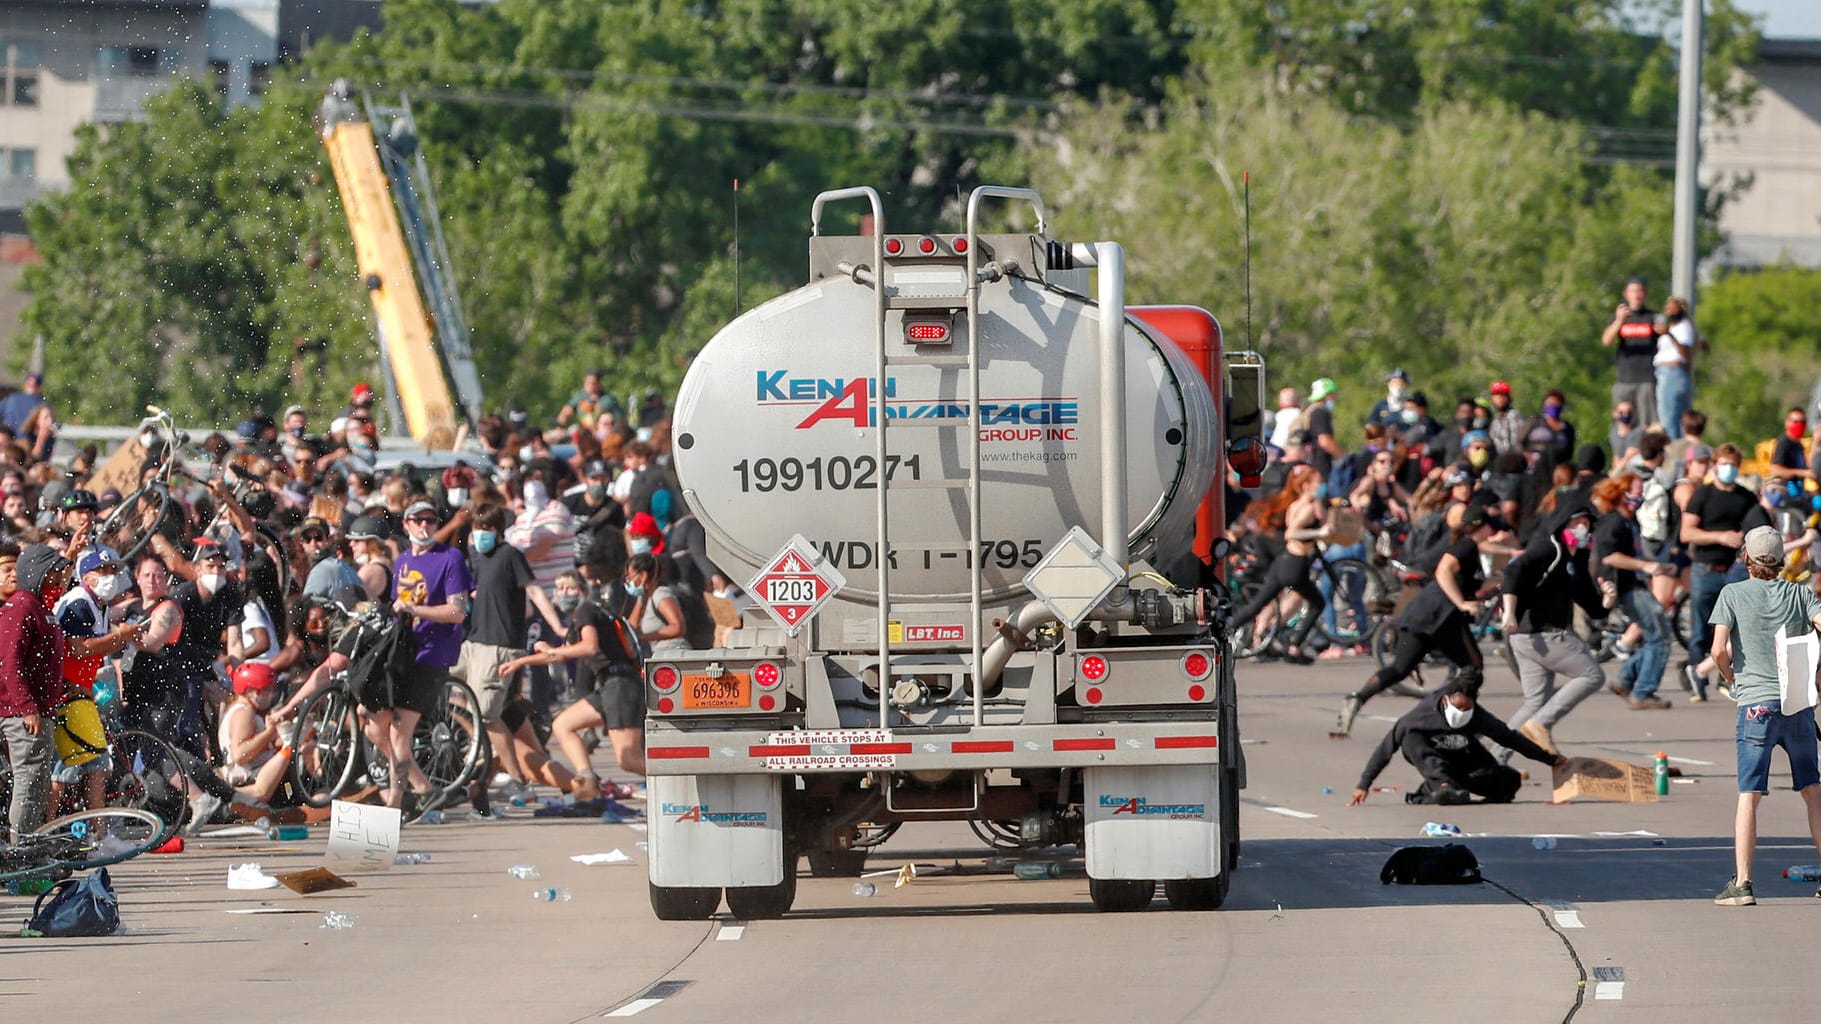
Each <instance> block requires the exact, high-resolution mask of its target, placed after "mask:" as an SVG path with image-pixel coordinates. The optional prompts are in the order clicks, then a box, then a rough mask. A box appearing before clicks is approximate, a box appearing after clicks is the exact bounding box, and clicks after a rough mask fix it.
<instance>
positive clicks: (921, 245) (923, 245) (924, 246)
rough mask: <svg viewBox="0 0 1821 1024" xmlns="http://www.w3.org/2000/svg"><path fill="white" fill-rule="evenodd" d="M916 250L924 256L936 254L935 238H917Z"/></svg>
mask: <svg viewBox="0 0 1821 1024" xmlns="http://www.w3.org/2000/svg"><path fill="white" fill-rule="evenodd" d="M917 251H918V252H920V253H922V254H923V255H925V256H934V255H935V254H936V240H935V239H933V238H929V237H927V236H925V237H923V238H919V239H917Z"/></svg>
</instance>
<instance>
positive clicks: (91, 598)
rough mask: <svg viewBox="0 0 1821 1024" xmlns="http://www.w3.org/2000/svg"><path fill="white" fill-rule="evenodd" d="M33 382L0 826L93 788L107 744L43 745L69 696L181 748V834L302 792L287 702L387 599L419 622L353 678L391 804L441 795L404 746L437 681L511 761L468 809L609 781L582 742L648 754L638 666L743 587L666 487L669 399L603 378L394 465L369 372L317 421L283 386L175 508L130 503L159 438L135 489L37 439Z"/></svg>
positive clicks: (25, 433)
mask: <svg viewBox="0 0 1821 1024" xmlns="http://www.w3.org/2000/svg"><path fill="white" fill-rule="evenodd" d="M43 385H44V382H43V380H42V379H41V378H39V377H37V376H34V377H32V378H31V379H29V380H28V382H27V384H26V386H25V388H23V389H21V390H20V391H19V392H16V393H15V394H13V395H11V396H8V397H7V398H5V399H0V494H3V495H4V502H5V503H4V505H3V506H0V513H3V515H4V520H3V521H0V599H3V600H4V603H0V742H3V743H4V744H5V748H6V750H5V752H6V755H7V760H8V761H9V763H10V765H11V780H12V783H11V786H12V793H11V800H10V804H9V805H8V806H7V807H6V808H5V810H6V813H7V820H8V824H9V826H10V828H11V829H13V830H17V831H27V830H29V829H31V828H33V827H35V826H36V825H37V824H39V823H40V822H42V821H43V820H44V819H45V818H46V817H47V815H48V814H50V813H51V812H53V811H55V810H56V809H57V805H58V804H59V803H60V802H62V803H66V804H67V803H68V802H70V801H71V800H75V801H78V802H80V801H81V800H83V799H91V798H94V794H93V793H92V792H91V790H92V789H93V788H94V787H95V784H96V782H97V781H98V779H99V773H101V772H104V771H106V769H107V766H106V763H105V759H102V761H101V762H100V763H97V762H95V761H88V762H86V763H84V764H83V765H81V766H80V767H77V766H74V765H70V766H66V765H64V764H63V763H62V762H61V761H60V760H59V758H58V756H57V750H58V748H57V747H55V745H54V744H53V743H52V733H53V731H54V729H62V728H71V729H76V728H83V729H88V728H93V729H96V730H99V729H102V728H105V726H104V725H103V724H102V723H101V722H98V723H95V724H94V725H93V726H91V725H88V724H87V718H86V716H74V715H72V714H70V711H71V709H72V708H77V707H80V706H81V705H83V704H84V703H85V702H88V701H93V703H94V704H95V705H98V706H99V708H100V718H101V719H102V720H103V722H105V723H108V724H112V725H113V726H115V727H126V728H137V729H143V730H146V731H149V732H152V733H155V734H157V735H158V736H160V737H162V738H164V739H166V740H168V741H169V742H170V743H172V744H173V745H174V746H175V747H176V748H178V750H179V751H180V752H181V755H182V756H183V757H185V758H186V759H188V763H189V764H190V765H191V770H190V771H189V772H188V776H189V781H188V782H187V783H186V787H187V790H186V792H185V793H184V794H182V795H183V796H184V798H185V799H186V801H187V804H188V813H187V815H186V818H187V827H189V828H192V829H195V828H200V827H202V826H204V825H206V824H208V823H209V822H210V821H213V820H226V819H228V818H231V817H233V816H234V812H235V810H236V809H237V808H238V809H240V811H241V814H242V816H245V817H252V816H255V815H261V814H265V813H268V812H270V811H271V810H272V809H273V808H274V807H275V806H281V805H283V804H285V803H286V802H287V801H290V800H294V799H295V794H292V793H290V787H289V785H288V784H287V783H286V782H285V781H284V780H285V778H286V774H287V773H286V770H285V769H286V766H287V764H288V762H289V760H290V759H291V758H292V757H293V756H294V754H295V752H294V751H293V750H292V748H291V746H290V740H291V738H292V734H291V732H290V730H289V729H288V728H287V723H288V722H289V721H291V720H292V719H293V718H294V716H295V715H296V712H297V710H298V707H299V705H300V704H301V702H302V701H303V700H304V699H306V698H307V697H308V696H309V695H310V694H311V693H313V692H315V691H316V690H320V689H321V688H323V687H324V686H326V685H328V684H329V682H330V681H331V680H332V678H333V677H334V675H335V673H336V672H338V671H340V670H342V669H344V668H346V667H347V664H348V660H347V658H346V656H345V650H344V646H343V645H342V643H341V640H342V637H343V633H344V631H345V627H346V625H347V623H348V622H350V621H351V619H352V616H353V615H354V614H355V613H357V612H360V611H364V610H366V609H369V608H373V607H377V606H384V607H389V608H390V609H391V610H392V612H393V613H394V614H395V615H396V616H398V618H399V621H401V622H402V623H403V627H401V628H409V629H411V630H412V634H413V635H412V637H411V641H410V642H411V644H412V646H413V654H414V665H415V667H414V668H412V669H410V670H401V671H400V672H398V673H396V674H397V675H399V676H400V678H397V679H393V680H391V681H390V682H391V685H388V686H386V687H384V688H383V693H375V694H363V695H361V696H360V700H361V702H362V704H363V707H364V716H363V717H364V719H365V728H366V732H367V736H368V738H369V739H371V740H372V741H373V742H374V745H375V748H376V749H377V750H378V751H379V752H380V753H381V755H382V756H386V757H389V758H390V760H391V765H392V767H393V768H395V769H396V770H393V771H390V772H388V773H387V775H388V779H387V780H386V781H385V788H384V789H383V791H382V793H381V796H382V797H383V799H384V800H385V801H386V802H387V803H389V804H391V805H393V806H400V807H403V808H404V809H405V810H406V811H407V813H408V814H419V813H423V812H424V811H426V810H429V809H430V808H431V807H433V806H434V805H435V803H437V802H443V801H447V800H449V799H451V794H448V793H435V792H428V791H426V788H425V787H426V786H427V785H428V780H427V779H426V778H425V777H424V776H423V773H422V772H421V771H420V770H418V768H417V766H416V764H415V763H414V762H413V761H412V759H411V754H410V750H411V740H410V737H411V731H412V728H413V725H414V723H415V721H416V719H417V716H419V715H421V714H423V713H425V712H426V711H428V710H430V704H431V703H432V702H434V701H435V700H436V695H437V693H438V692H439V686H440V684H441V681H442V680H444V679H448V678H451V677H454V678H459V679H461V680H462V681H464V682H466V683H468V684H469V686H470V687H471V688H472V689H473V690H474V692H475V694H476V695H477V698H478V700H479V702H480V705H481V707H480V712H481V717H482V718H483V719H484V724H485V726H486V729H487V732H488V734H489V737H490V739H491V740H492V743H491V748H492V751H493V753H494V755H495V757H496V759H497V761H496V764H495V766H493V767H494V768H495V769H497V771H498V772H499V773H501V774H498V775H496V774H494V772H493V771H488V772H484V773H483V777H482V779H481V780H479V781H478V782H477V783H476V784H475V785H474V786H473V787H471V788H470V790H469V791H468V792H467V793H464V794H457V796H460V797H462V798H464V799H471V800H473V801H474V802H475V805H476V809H477V810H478V811H480V812H481V813H488V812H489V802H490V799H491V798H490V796H489V785H488V784H489V783H490V782H491V783H494V784H495V785H494V787H493V789H494V792H495V793H498V794H499V795H501V796H506V797H513V798H528V797H530V796H532V795H533V793H534V787H536V786H539V785H542V786H548V787H554V788H556V789H558V790H562V791H566V792H567V793H569V794H571V797H570V798H571V799H572V800H581V801H588V800H594V801H599V800H601V799H604V798H611V797H613V796H615V795H617V796H619V797H621V798H625V797H627V796H629V795H630V794H631V792H632V790H631V787H630V783H629V782H628V781H624V780H623V781H621V782H619V783H617V784H616V783H613V782H608V781H604V780H603V779H601V778H599V777H597V775H596V773H595V771H594V770H593V769H592V768H591V761H590V757H591V755H592V753H593V751H594V749H595V747H596V746H597V745H599V744H602V743H610V744H611V747H612V750H613V753H614V760H615V762H616V763H617V766H618V768H619V769H620V772H621V774H622V775H623V776H624V777H626V778H627V779H630V778H631V777H633V776H637V775H639V774H641V773H642V769H643V750H642V732H643V692H644V691H643V685H642V682H641V680H640V675H639V666H638V662H639V660H640V659H641V658H643V657H645V656H647V655H648V654H649V653H650V652H651V651H652V650H654V649H655V650H659V651H661V650H664V649H666V648H667V647H673V646H706V645H707V644H708V643H709V642H711V640H712V630H713V619H712V618H711V613H710V611H709V608H708V606H709V604H710V603H711V602H714V601H718V600H728V601H730V602H740V601H743V598H742V597H741V595H739V593H738V592H737V590H736V589H735V588H734V587H733V586H732V585H731V584H730V583H729V581H728V580H727V579H726V578H724V577H723V576H722V575H721V573H720V572H719V570H717V569H716V568H715V566H714V565H713V564H712V563H710V562H709V560H708V558H707V554H706V551H705V550H704V547H703V546H704V538H703V535H702V531H701V530H700V528H699V527H696V526H695V525H694V520H693V519H692V518H691V517H690V516H689V514H688V512H687V510H686V509H685V508H684V507H683V504H682V502H681V500H680V498H679V497H678V495H679V493H680V492H679V490H678V487H677V485H676V481H675V479H674V477H673V476H672V473H671V469H670V446H669V438H670V427H669V411H668V408H667V406H666V403H665V401H664V398H663V396H662V394H661V393H659V392H657V391H656V390H652V391H649V392H646V393H644V394H642V395H640V396H637V397H636V398H635V399H634V400H633V401H630V402H627V403H624V404H622V403H621V402H620V401H619V400H618V399H617V398H616V397H615V396H613V395H611V394H609V393H608V392H607V391H606V390H605V388H604V387H603V381H602V376H601V374H600V373H598V372H595V373H589V374H588V375H587V376H586V378H585V379H584V381H583V382H582V387H581V388H580V389H579V390H578V391H577V392H576V393H575V394H574V395H573V396H572V397H571V398H570V399H569V400H568V401H567V402H566V403H565V404H564V405H563V407H562V410H561V412H560V414H558V415H557V416H556V417H555V418H554V419H553V420H551V421H549V422H544V423H537V422H534V421H533V419H532V417H531V416H530V415H529V413H527V412H526V411H525V410H523V409H522V408H514V409H512V410H510V411H508V412H506V413H505V414H503V415H496V416H495V415H490V416H487V417H484V418H482V419H481V420H480V421H479V422H478V423H477V424H474V425H473V443H471V444H470V445H469V447H467V448H466V449H463V450H458V452H457V453H456V454H455V455H454V456H453V457H447V456H445V457H441V458H439V459H438V460H437V465H436V466H435V467H434V468H429V467H420V466H419V465H415V464H413V462H412V461H410V459H409V458H407V459H406V460H405V461H402V462H397V463H391V464H389V462H388V457H389V453H387V452H384V451H382V446H381V445H380V443H379V439H380V433H379V430H380V426H381V424H380V423H379V422H378V421H379V419H380V417H381V413H380V412H379V411H377V410H376V407H375V400H376V398H377V397H378V396H377V395H376V394H375V392H374V390H373V389H372V388H371V387H368V386H367V385H365V384H362V385H359V386H357V387H355V388H354V389H353V392H352V394H351V395H350V398H349V404H348V406H347V407H346V408H344V409H342V410H340V411H338V412H336V413H335V414H334V415H333V416H331V417H327V418H326V421H325V419H324V418H319V417H315V416H313V415H312V413H311V411H310V410H306V409H304V408H302V407H299V406H293V407H291V408H288V409H286V410H284V412H283V414H282V415H281V416H278V417H272V416H270V415H267V414H264V413H261V412H254V413H253V414H251V415H249V416H248V417H247V419H246V421H245V422H243V423H241V424H240V425H239V426H238V428H237V429H236V430H235V431H234V432H233V434H232V435H229V434H227V433H225V432H224V433H218V434H213V435H210V436H208V437H207V438H206V439H205V440H203V441H202V442H201V443H200V445H199V446H198V450H196V451H194V452H190V453H188V455H189V457H188V458H187V459H180V460H179V461H180V462H181V463H183V465H182V468H181V469H180V470H179V472H178V473H177V475H176V476H175V477H174V478H173V484H172V487H171V496H172V498H173V500H172V501H171V502H170V503H169V504H168V505H166V506H164V507H162V508H161V507H159V505H158V504H157V503H143V502H142V503H136V504H134V505H131V506H129V507H128V508H127V509H124V510H123V509H121V508H120V506H121V503H122V502H123V501H128V500H131V499H130V494H131V492H132V491H133V490H134V489H135V488H136V483H134V482H133V481H137V480H142V479H144V478H146V477H149V476H150V475H151V474H153V473H155V472H156V471H157V467H158V466H159V465H160V464H161V461H162V460H163V459H164V457H165V455H166V454H168V453H165V452H164V451H163V450H162V441H161V439H160V437H159V436H158V435H157V434H156V433H155V432H154V431H151V430H147V431H145V432H143V433H142V434H141V435H140V437H139V438H138V440H139V442H140V445H141V448H139V449H134V451H133V454H132V456H131V457H132V458H133V459H134V460H136V461H135V464H134V465H133V466H132V467H130V469H131V470H132V471H133V475H131V476H130V477H129V480H128V482H127V485H126V486H125V487H122V486H119V485H118V483H117V481H116V480H115V478H116V477H117V476H118V473H115V474H114V475H113V476H109V475H108V474H107V473H106V472H104V470H103V466H104V460H103V459H102V458H101V453H100V452H98V451H97V450H96V449H95V448H94V447H92V446H91V447H88V448H84V449H81V450H79V451H77V452H76V453H75V454H74V455H73V456H69V457H63V456H62V455H61V454H60V453H59V454H58V456H57V457H54V458H53V457H52V455H53V453H54V452H56V449H55V443H56V438H55V426H54V419H53V418H52V411H51V406H50V404H49V401H48V400H47V398H46V397H45V395H44V389H43ZM427 460H428V457H427V456H426V457H423V458H420V459H419V460H418V461H420V462H423V461H427ZM107 468H108V469H109V470H114V469H117V467H111V466H110V467H107ZM104 477H105V478H107V479H108V480H109V481H110V483H113V484H114V485H111V486H101V485H100V484H99V483H98V482H97V481H98V480H100V479H102V478H104ZM123 490H125V491H127V492H128V496H123V494H122V491H123ZM116 511H120V512H121V513H122V514H121V515H118V516H117V515H115V514H114V513H115V512H116ZM148 532H149V539H147V540H145V541H144V542H143V543H140V544H132V543H130V542H132V541H135V540H137V539H139V538H144V537H146V536H147V533H148ZM132 548H138V549H139V550H137V551H133V552H132V555H133V557H131V558H130V559H129V558H126V557H123V556H122V554H121V552H122V551H123V550H129V551H130V550H131V549H132ZM78 718H81V719H82V723H81V724H79V725H70V724H69V723H72V722H76V721H77V719H78ZM53 723H55V724H54V725H53ZM94 739H96V740H97V742H101V743H105V737H94ZM553 740H554V741H555V742H554V746H555V748H556V749H558V750H559V751H560V754H561V757H562V758H563V759H564V760H565V761H566V763H562V762H559V761H557V760H556V759H555V758H553V757H552V756H551V754H550V752H549V749H547V748H548V746H549V745H550V744H551V743H552V741H553ZM84 776H88V778H87V779H86V780H85V779H84ZM502 787H503V792H501V788H502Z"/></svg>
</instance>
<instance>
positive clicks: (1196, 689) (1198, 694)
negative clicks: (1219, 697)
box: [1189, 683, 1208, 700]
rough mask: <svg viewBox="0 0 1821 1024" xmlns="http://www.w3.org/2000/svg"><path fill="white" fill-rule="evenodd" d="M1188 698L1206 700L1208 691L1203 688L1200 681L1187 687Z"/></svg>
mask: <svg viewBox="0 0 1821 1024" xmlns="http://www.w3.org/2000/svg"><path fill="white" fill-rule="evenodd" d="M1189 699H1190V700H1207V699H1208V691H1207V690H1205V689H1203V688H1202V686H1201V684H1200V683H1196V684H1195V685H1194V686H1191V687H1189Z"/></svg>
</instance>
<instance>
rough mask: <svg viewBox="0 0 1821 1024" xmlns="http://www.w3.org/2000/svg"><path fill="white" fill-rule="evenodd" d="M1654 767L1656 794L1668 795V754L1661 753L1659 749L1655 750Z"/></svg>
mask: <svg viewBox="0 0 1821 1024" xmlns="http://www.w3.org/2000/svg"><path fill="white" fill-rule="evenodd" d="M1656 769H1657V795H1658V796H1668V795H1669V755H1668V754H1665V753H1663V752H1662V751H1660V750H1659V751H1657V760H1656Z"/></svg>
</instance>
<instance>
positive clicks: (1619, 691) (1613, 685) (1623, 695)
mask: <svg viewBox="0 0 1821 1024" xmlns="http://www.w3.org/2000/svg"><path fill="white" fill-rule="evenodd" d="M1606 690H1607V692H1609V693H1611V694H1612V695H1613V696H1615V697H1617V698H1619V699H1620V700H1630V699H1631V691H1630V690H1628V689H1626V688H1625V687H1623V686H1620V685H1619V681H1618V680H1616V679H1614V680H1611V681H1609V682H1608V683H1607V684H1606Z"/></svg>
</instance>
